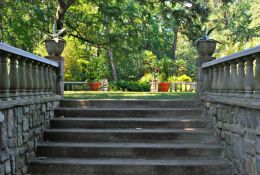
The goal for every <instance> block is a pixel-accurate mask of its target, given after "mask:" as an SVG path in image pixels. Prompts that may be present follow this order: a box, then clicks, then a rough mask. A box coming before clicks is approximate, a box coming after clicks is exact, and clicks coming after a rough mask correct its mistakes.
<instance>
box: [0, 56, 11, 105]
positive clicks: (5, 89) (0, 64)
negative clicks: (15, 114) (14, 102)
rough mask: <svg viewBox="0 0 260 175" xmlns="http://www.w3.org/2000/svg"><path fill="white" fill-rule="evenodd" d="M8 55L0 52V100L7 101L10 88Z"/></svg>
mask: <svg viewBox="0 0 260 175" xmlns="http://www.w3.org/2000/svg"><path fill="white" fill-rule="evenodd" d="M8 60H9V59H8V54H7V53H5V52H0V71H1V76H0V82H1V83H0V98H1V100H8V99H9V88H10V79H9V70H8V67H9V63H8Z"/></svg>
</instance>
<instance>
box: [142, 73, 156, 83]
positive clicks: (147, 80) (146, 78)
mask: <svg viewBox="0 0 260 175" xmlns="http://www.w3.org/2000/svg"><path fill="white" fill-rule="evenodd" d="M152 79H153V74H151V73H148V74H145V75H144V76H142V77H141V78H140V80H139V82H140V83H150V82H151V81H152Z"/></svg>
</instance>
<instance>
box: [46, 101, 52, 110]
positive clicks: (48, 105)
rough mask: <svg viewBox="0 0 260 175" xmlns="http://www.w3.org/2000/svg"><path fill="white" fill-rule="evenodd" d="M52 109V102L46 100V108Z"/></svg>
mask: <svg viewBox="0 0 260 175" xmlns="http://www.w3.org/2000/svg"><path fill="white" fill-rule="evenodd" d="M51 109H52V103H51V102H48V103H47V110H48V111H50V110H51Z"/></svg>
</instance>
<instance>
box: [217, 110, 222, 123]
mask: <svg viewBox="0 0 260 175" xmlns="http://www.w3.org/2000/svg"><path fill="white" fill-rule="evenodd" d="M217 121H223V118H222V109H221V108H217Z"/></svg>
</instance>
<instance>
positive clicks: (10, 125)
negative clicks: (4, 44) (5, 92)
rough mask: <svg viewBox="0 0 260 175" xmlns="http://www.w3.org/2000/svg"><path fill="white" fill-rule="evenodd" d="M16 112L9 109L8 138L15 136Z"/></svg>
mask: <svg viewBox="0 0 260 175" xmlns="http://www.w3.org/2000/svg"><path fill="white" fill-rule="evenodd" d="M14 123H15V121H14V111H13V109H8V111H7V128H8V137H12V136H13V130H14Z"/></svg>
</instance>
